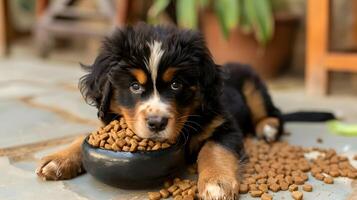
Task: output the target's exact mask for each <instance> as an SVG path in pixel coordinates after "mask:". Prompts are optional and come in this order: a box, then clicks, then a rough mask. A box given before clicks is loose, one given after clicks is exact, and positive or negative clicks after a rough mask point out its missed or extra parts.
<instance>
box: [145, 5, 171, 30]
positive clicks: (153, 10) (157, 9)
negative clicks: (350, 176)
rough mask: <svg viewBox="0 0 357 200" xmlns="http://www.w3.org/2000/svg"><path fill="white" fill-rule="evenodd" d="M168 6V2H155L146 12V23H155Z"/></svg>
mask: <svg viewBox="0 0 357 200" xmlns="http://www.w3.org/2000/svg"><path fill="white" fill-rule="evenodd" d="M169 4H170V0H155V1H154V2H153V4H152V6H151V7H150V9H149V11H148V21H149V23H152V24H154V23H156V22H157V17H158V16H159V15H160V14H161V13H162V12H164V11H165V9H166V8H167V6H168V5H169Z"/></svg>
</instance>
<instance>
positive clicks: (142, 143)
mask: <svg viewBox="0 0 357 200" xmlns="http://www.w3.org/2000/svg"><path fill="white" fill-rule="evenodd" d="M184 146H185V140H184V138H183V137H182V136H180V137H179V138H178V139H177V141H176V142H175V143H170V142H167V141H164V142H158V141H153V140H149V139H142V138H140V137H139V136H137V135H136V134H135V133H134V132H133V131H131V130H130V129H129V128H128V127H127V125H126V123H125V121H124V119H123V118H121V119H120V120H114V121H112V122H111V123H109V124H108V125H107V126H105V127H101V128H99V129H98V130H97V131H94V132H92V133H91V134H90V135H89V136H88V137H87V138H86V139H85V140H84V142H83V144H82V156H83V166H84V168H85V169H86V171H87V172H88V173H89V174H91V175H92V176H93V177H95V178H96V179H98V180H100V181H101V182H104V183H106V184H108V185H112V186H116V187H120V188H127V189H140V188H147V187H154V186H157V185H160V184H161V183H163V182H164V181H165V180H167V179H168V178H170V177H173V176H175V175H176V174H177V173H179V172H180V170H181V169H182V168H183V166H184V163H185V161H184Z"/></svg>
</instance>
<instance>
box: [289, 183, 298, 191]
mask: <svg viewBox="0 0 357 200" xmlns="http://www.w3.org/2000/svg"><path fill="white" fill-rule="evenodd" d="M298 189H299V187H298V186H297V185H295V184H292V185H290V186H289V191H290V192H293V191H297V190H298Z"/></svg>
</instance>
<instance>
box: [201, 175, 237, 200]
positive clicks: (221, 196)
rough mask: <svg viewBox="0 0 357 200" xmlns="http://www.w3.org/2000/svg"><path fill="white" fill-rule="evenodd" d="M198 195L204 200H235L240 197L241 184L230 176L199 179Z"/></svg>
mask: <svg viewBox="0 0 357 200" xmlns="http://www.w3.org/2000/svg"><path fill="white" fill-rule="evenodd" d="M198 193H199V197H200V198H201V199H203V200H235V199H238V197H239V183H238V180H237V179H236V178H235V177H228V176H217V177H212V178H209V179H205V178H199V180H198Z"/></svg>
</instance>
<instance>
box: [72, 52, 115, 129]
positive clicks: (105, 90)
mask: <svg viewBox="0 0 357 200" xmlns="http://www.w3.org/2000/svg"><path fill="white" fill-rule="evenodd" d="M81 66H82V68H83V69H84V70H86V71H87V72H88V74H86V75H84V76H83V77H81V78H80V80H79V89H80V91H81V93H82V96H83V98H84V100H85V101H86V102H87V104H89V105H92V106H95V107H97V109H98V117H99V119H101V120H102V121H103V122H104V123H106V121H108V120H107V119H106V118H108V116H107V115H108V112H109V106H110V99H111V95H112V87H111V83H110V81H109V77H108V74H109V71H110V69H111V66H112V63H111V61H110V58H109V56H106V55H105V54H103V53H102V54H100V55H99V56H98V57H97V58H96V59H95V61H94V64H93V65H89V66H87V65H83V64H81Z"/></svg>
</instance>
